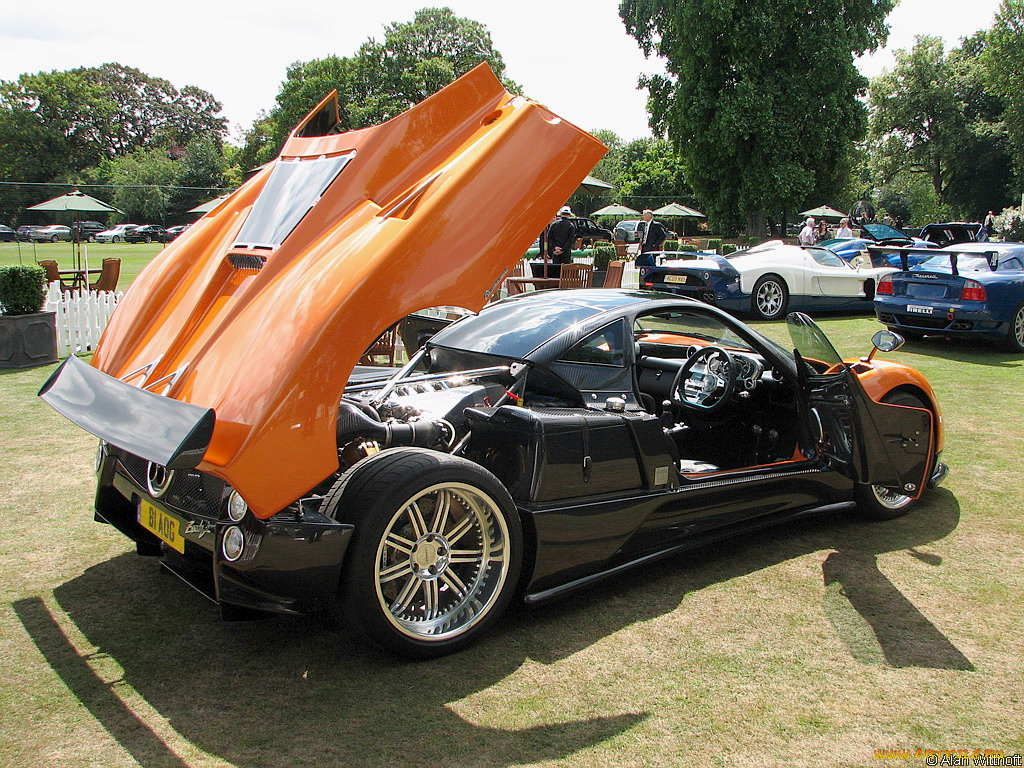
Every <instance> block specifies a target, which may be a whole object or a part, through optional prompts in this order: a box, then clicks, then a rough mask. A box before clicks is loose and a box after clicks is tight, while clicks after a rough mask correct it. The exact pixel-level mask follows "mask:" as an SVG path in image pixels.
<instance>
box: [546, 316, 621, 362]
mask: <svg viewBox="0 0 1024 768" xmlns="http://www.w3.org/2000/svg"><path fill="white" fill-rule="evenodd" d="M623 346H624V342H623V333H622V323H621V322H619V321H616V322H614V323H612V324H611V325H606V326H605V327H604V328H602V329H601V330H599V331H596V332H594V333H592V334H590V335H589V336H588V337H587V338H585V339H583V341H580V342H578V343H577V344H576V345H575V346H573V347H572V348H571V349H570V350H569V351H568V352H566V353H565V354H564V355H562V357H561V358H559V359H560V360H561V361H562V362H563V363H593V364H595V365H617V366H622V365H623V364H624V363H623V359H624V358H623V354H622V350H623Z"/></svg>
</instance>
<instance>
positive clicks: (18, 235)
mask: <svg viewBox="0 0 1024 768" xmlns="http://www.w3.org/2000/svg"><path fill="white" fill-rule="evenodd" d="M38 228H39V227H38V226H37V225H35V224H22V225H21V226H20V227H18V228H17V229H16V230H15V231H14V237H15V239H16V240H17V241H18V242H20V243H27V242H29V241H30V240H31V239H32V230H34V229H38Z"/></svg>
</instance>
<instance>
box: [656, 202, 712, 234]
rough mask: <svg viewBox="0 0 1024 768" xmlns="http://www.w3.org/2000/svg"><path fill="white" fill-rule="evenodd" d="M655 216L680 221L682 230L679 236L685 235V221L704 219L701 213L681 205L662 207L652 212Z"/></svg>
mask: <svg viewBox="0 0 1024 768" xmlns="http://www.w3.org/2000/svg"><path fill="white" fill-rule="evenodd" d="M653 213H654V215H655V216H664V217H666V218H669V219H682V220H683V228H682V232H681V233H680V234H683V235H685V234H686V219H703V218H706V217H705V216H704V214H703V213H701V212H700V211H698V210H697V209H696V208H690V207H689V206H686V205H682V204H681V203H669V204H668V205H663V206H661V208H658V209H657V210H656V211H653Z"/></svg>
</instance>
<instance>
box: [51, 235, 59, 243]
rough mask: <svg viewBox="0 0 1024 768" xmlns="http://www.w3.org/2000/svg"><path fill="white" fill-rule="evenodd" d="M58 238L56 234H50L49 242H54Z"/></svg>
mask: <svg viewBox="0 0 1024 768" xmlns="http://www.w3.org/2000/svg"><path fill="white" fill-rule="evenodd" d="M59 239H60V238H58V237H57V236H56V235H51V236H50V242H51V243H56V242H57V240H59Z"/></svg>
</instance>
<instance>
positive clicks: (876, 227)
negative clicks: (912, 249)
mask: <svg viewBox="0 0 1024 768" xmlns="http://www.w3.org/2000/svg"><path fill="white" fill-rule="evenodd" d="M864 231H865V232H867V233H868V234H869V235H871V236H872V237H873V238H875V240H910V238H909V237H907V236H906V235H904V234H903V233H902V232H900V231H899V230H898V229H893V228H892V227H889V226H886V225H885V224H865V225H864Z"/></svg>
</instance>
